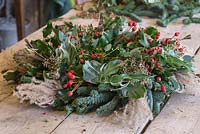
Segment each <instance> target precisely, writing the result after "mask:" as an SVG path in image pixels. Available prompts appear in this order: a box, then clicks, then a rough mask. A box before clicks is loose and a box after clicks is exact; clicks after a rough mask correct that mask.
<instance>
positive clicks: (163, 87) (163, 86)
mask: <svg viewBox="0 0 200 134" xmlns="http://www.w3.org/2000/svg"><path fill="white" fill-rule="evenodd" d="M160 89H161V91H162V92H163V93H166V87H165V85H161V87H160Z"/></svg>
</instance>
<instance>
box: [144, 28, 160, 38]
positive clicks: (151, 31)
mask: <svg viewBox="0 0 200 134" xmlns="http://www.w3.org/2000/svg"><path fill="white" fill-rule="evenodd" d="M157 32H158V30H157V29H156V28H154V27H147V28H146V33H147V34H148V35H150V36H151V38H153V39H155V38H156V33H157Z"/></svg>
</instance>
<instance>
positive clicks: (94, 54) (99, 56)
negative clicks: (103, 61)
mask: <svg viewBox="0 0 200 134" xmlns="http://www.w3.org/2000/svg"><path fill="white" fill-rule="evenodd" d="M101 56H102V53H93V54H91V57H92V58H93V59H95V58H101Z"/></svg>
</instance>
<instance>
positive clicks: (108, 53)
mask: <svg viewBox="0 0 200 134" xmlns="http://www.w3.org/2000/svg"><path fill="white" fill-rule="evenodd" d="M161 34H162V33H160V32H159V31H158V30H157V29H156V28H154V27H147V28H141V27H140V26H139V24H137V23H136V22H134V21H127V20H126V19H125V18H124V17H115V18H110V17H103V16H102V17H101V20H100V23H99V26H98V27H93V26H92V25H89V26H87V27H84V26H78V25H73V24H72V23H70V22H64V25H61V26H53V25H52V23H51V22H49V23H48V24H47V26H46V27H45V28H44V29H43V37H44V38H43V39H42V40H40V39H37V40H34V41H31V42H29V41H27V40H26V42H27V48H25V49H22V50H20V51H18V52H17V53H16V54H15V55H14V59H15V61H16V63H17V64H18V65H19V67H18V68H17V69H16V70H15V71H9V72H7V73H6V74H5V75H4V78H5V79H6V80H8V81H9V80H14V81H16V82H17V83H18V85H17V87H16V89H15V91H14V94H15V95H16V96H17V97H19V98H20V99H21V101H24V100H29V101H30V102H31V103H34V104H37V105H39V106H41V107H46V106H49V105H50V106H51V107H53V108H55V109H59V110H66V111H67V113H71V112H73V111H75V112H76V113H78V114H85V113H88V112H92V111H96V113H97V115H99V116H104V115H108V114H110V113H112V112H113V111H114V110H117V109H118V108H120V107H123V106H125V105H126V104H127V102H128V101H129V100H130V99H138V98H142V97H146V98H147V99H148V103H149V107H150V109H151V110H152V111H153V113H154V114H155V115H156V114H158V113H159V111H160V108H161V107H162V106H163V104H165V102H166V100H167V99H168V98H169V97H170V95H171V94H172V93H173V92H174V91H180V90H181V89H182V88H183V87H182V85H181V84H180V83H179V82H178V81H177V79H176V77H175V76H176V74H178V73H182V72H192V63H191V62H192V60H193V59H192V57H191V56H189V55H184V47H182V46H181V44H180V42H181V40H184V39H189V38H190V35H188V36H186V37H184V38H180V37H179V36H180V35H179V34H180V33H179V32H175V33H174V35H172V36H171V37H168V38H160V35H161Z"/></svg>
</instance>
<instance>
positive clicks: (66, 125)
mask: <svg viewBox="0 0 200 134" xmlns="http://www.w3.org/2000/svg"><path fill="white" fill-rule="evenodd" d="M80 133H85V134H111V133H112V134H132V133H133V130H132V129H131V128H129V127H123V126H120V124H118V125H117V124H113V123H110V122H109V121H108V118H107V117H97V116H96V115H95V113H92V114H87V115H76V114H72V115H70V116H69V118H67V119H66V120H65V121H64V122H63V123H62V124H61V125H60V126H59V127H58V128H57V129H56V130H55V131H54V132H53V134H80Z"/></svg>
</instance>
